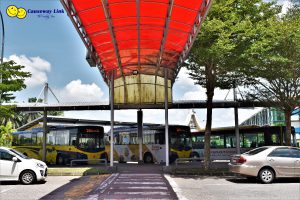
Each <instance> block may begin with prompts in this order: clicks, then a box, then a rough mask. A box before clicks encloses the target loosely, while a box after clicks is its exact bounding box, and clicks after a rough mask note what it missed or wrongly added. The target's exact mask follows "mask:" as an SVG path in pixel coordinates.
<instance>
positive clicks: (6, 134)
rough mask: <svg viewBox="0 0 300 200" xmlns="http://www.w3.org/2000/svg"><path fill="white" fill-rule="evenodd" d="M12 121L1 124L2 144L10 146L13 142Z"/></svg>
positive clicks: (0, 135) (0, 144)
mask: <svg viewBox="0 0 300 200" xmlns="http://www.w3.org/2000/svg"><path fill="white" fill-rule="evenodd" d="M12 132H14V130H13V128H12V123H11V122H8V123H7V124H6V125H0V146H5V147H10V146H11V144H12V140H13V137H12Z"/></svg>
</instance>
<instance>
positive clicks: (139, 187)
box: [110, 186, 168, 190]
mask: <svg viewBox="0 0 300 200" xmlns="http://www.w3.org/2000/svg"><path fill="white" fill-rule="evenodd" d="M110 189H120V187H111V188H110ZM122 189H146V190H147V189H149V190H154V189H159V190H168V188H167V187H163V186H129V187H122Z"/></svg>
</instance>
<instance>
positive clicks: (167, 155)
mask: <svg viewBox="0 0 300 200" xmlns="http://www.w3.org/2000/svg"><path fill="white" fill-rule="evenodd" d="M168 99H169V98H168V70H167V68H165V142H166V166H169V116H168V104H169V102H168Z"/></svg>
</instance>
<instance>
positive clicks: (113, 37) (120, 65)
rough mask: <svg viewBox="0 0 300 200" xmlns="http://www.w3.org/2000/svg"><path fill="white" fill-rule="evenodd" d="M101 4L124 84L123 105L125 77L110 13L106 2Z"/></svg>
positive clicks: (103, 1)
mask: <svg viewBox="0 0 300 200" xmlns="http://www.w3.org/2000/svg"><path fill="white" fill-rule="evenodd" d="M101 2H102V6H103V10H104V15H105V18H106V21H107V24H108V28H109V32H110V36H111V37H112V42H113V46H114V50H115V55H116V58H117V63H118V68H119V70H120V73H121V76H122V78H123V84H124V103H125V104H126V102H127V95H128V94H127V89H126V81H125V76H124V72H123V69H122V63H121V58H120V53H119V48H118V44H117V40H116V36H115V33H114V30H113V29H114V28H113V25H112V21H111V16H110V12H109V7H108V1H107V0H101Z"/></svg>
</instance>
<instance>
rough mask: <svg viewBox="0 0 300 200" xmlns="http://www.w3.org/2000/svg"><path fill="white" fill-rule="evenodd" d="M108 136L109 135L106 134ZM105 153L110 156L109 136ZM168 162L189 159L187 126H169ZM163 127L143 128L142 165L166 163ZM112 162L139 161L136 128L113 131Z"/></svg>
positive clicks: (189, 142) (188, 128) (189, 135)
mask: <svg viewBox="0 0 300 200" xmlns="http://www.w3.org/2000/svg"><path fill="white" fill-rule="evenodd" d="M108 135H109V133H108ZM106 138H107V141H106V144H107V145H106V146H105V149H106V152H107V154H108V155H110V145H109V136H107V137H106ZM169 146H170V147H169V152H170V154H169V161H170V163H172V162H174V161H175V160H176V159H177V158H189V157H190V156H191V153H192V144H191V131H190V127H188V126H180V125H170V126H169ZM165 155H166V145H165V126H155V125H153V126H144V127H143V145H142V156H143V161H144V163H163V162H166V156H165ZM114 160H115V161H119V162H129V161H138V160H139V141H138V128H137V127H136V126H133V127H119V128H115V129H114Z"/></svg>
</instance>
